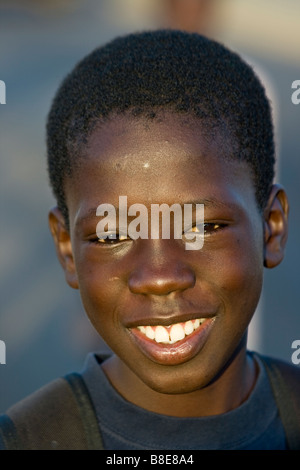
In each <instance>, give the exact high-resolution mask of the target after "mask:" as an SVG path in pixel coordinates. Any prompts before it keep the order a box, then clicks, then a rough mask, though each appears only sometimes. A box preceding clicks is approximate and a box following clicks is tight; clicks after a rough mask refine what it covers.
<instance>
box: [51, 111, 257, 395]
mask: <svg viewBox="0 0 300 470" xmlns="http://www.w3.org/2000/svg"><path fill="white" fill-rule="evenodd" d="M225 144H226V142H224V141H223V140H222V138H221V136H218V135H216V136H214V139H213V140H212V139H211V140H210V139H208V138H207V139H205V138H203V136H202V135H201V125H200V124H199V121H197V120H193V119H191V118H190V119H188V118H187V117H183V116H179V115H172V114H169V115H168V114H167V115H165V117H164V118H163V119H161V120H159V119H154V120H152V121H146V120H143V119H141V118H140V119H134V118H130V117H128V116H123V117H122V116H119V117H117V118H114V119H112V120H111V121H109V122H107V123H106V124H104V125H102V127H101V128H100V129H98V130H95V131H94V133H93V134H92V136H91V138H90V140H89V146H88V148H87V150H86V156H85V160H84V161H83V163H82V166H81V169H80V170H79V171H78V172H77V173H76V174H75V175H74V176H73V177H72V178H71V179H68V180H67V182H66V195H67V205H68V209H69V215H70V237H71V242H69V239H68V234H67V232H64V235H63V236H61V237H60V240H61V241H60V244H59V250H60V256H61V258H62V259H63V265H64V268H65V271H66V277H67V280H68V282H69V284H70V285H71V286H72V287H75V288H77V287H79V289H80V293H81V297H82V301H83V304H84V307H85V309H86V312H87V314H88V316H89V318H90V320H91V322H92V324H93V325H94V327H95V328H96V330H97V331H98V332H99V333H100V335H101V336H102V337H103V339H104V340H105V341H106V342H107V344H108V345H109V347H110V348H111V349H112V350H113V351H114V352H115V353H116V355H117V356H118V359H117V361H118V364H119V367H121V368H122V366H123V365H124V364H126V366H128V367H129V368H130V369H131V371H133V372H134V373H135V374H136V376H137V377H139V378H140V379H141V380H142V381H143V382H144V383H145V384H147V385H148V386H150V387H151V388H152V389H154V390H157V391H161V392H165V393H184V392H189V391H192V390H196V389H199V388H201V387H204V386H205V385H207V384H208V383H209V382H211V381H212V380H213V379H214V378H216V377H217V375H218V374H219V372H220V371H221V370H222V369H223V368H224V367H225V366H226V365H227V364H229V363H230V362H231V360H232V359H233V358H234V357H235V356H236V355H238V354H241V351H242V352H243V353H244V351H245V347H246V331H247V326H248V324H249V322H250V320H251V317H252V315H253V313H254V311H255V308H256V305H257V302H258V299H259V296H260V292H261V287H262V274H263V263H264V236H263V235H264V234H263V218H262V216H261V214H260V213H259V210H258V208H257V204H256V199H255V191H254V186H253V182H252V179H251V172H250V170H249V167H248V165H247V164H245V163H241V162H237V161H235V160H234V161H228V160H227V159H224V158H223V155H224V153H225V150H224V149H225V148H226V149H228V145H225ZM227 144H228V142H227ZM119 196H127V201H128V207H129V206H130V205H132V204H134V203H139V204H143V205H144V206H146V207H147V208H148V213H149V214H150V211H151V209H150V206H151V204H154V203H157V204H162V203H166V204H168V205H170V206H171V205H172V204H174V203H180V204H184V203H192V202H193V203H196V202H197V203H204V215H205V224H206V225H205V229H206V235H205V241H204V246H203V248H202V249H200V250H186V249H185V245H184V243H183V241H182V240H175V239H170V240H167V239H150V238H149V239H144V240H142V239H138V240H131V239H128V240H125V241H120V242H118V241H117V242H116V243H113V244H106V243H100V242H99V241H98V240H97V235H96V226H97V223H98V222H99V217H97V216H96V208H97V207H98V206H99V205H100V204H103V203H110V204H113V205H114V206H115V207H118V201H119ZM195 319H201V321H200V323H201V322H202V320H204V322H203V324H202V325H201V326H200V327H199V328H198V329H197V330H195V331H194V332H193V333H192V334H191V335H189V336H185V338H184V339H182V340H180V341H178V342H175V343H173V344H172V345H165V344H164V343H157V342H156V341H155V340H154V339H150V338H147V337H146V336H145V334H144V333H143V332H141V331H140V330H138V328H137V327H139V326H144V327H147V326H151V327H153V328H152V330H154V331H155V330H156V328H155V326H157V325H162V326H164V327H167V326H168V325H172V324H177V323H181V326H182V327H183V328H184V327H185V326H186V322H188V321H189V320H195ZM192 323H193V322H192ZM188 325H189V326H190V323H189V324H188ZM167 331H169V330H168V329H167ZM123 369H124V371H126V370H127V367H123Z"/></svg>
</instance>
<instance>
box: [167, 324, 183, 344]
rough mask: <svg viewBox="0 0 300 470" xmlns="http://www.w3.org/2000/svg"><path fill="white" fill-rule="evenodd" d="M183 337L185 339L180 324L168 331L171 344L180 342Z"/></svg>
mask: <svg viewBox="0 0 300 470" xmlns="http://www.w3.org/2000/svg"><path fill="white" fill-rule="evenodd" d="M184 337H185V333H184V329H183V328H182V326H181V325H180V323H177V324H176V325H173V326H172V328H171V330H170V338H171V341H172V343H175V342H176V341H180V340H181V339H183V338H184Z"/></svg>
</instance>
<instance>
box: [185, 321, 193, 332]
mask: <svg viewBox="0 0 300 470" xmlns="http://www.w3.org/2000/svg"><path fill="white" fill-rule="evenodd" d="M193 331H194V325H193V322H192V321H191V320H189V321H187V322H186V324H185V325H184V332H185V334H186V335H190V334H191V333H193Z"/></svg>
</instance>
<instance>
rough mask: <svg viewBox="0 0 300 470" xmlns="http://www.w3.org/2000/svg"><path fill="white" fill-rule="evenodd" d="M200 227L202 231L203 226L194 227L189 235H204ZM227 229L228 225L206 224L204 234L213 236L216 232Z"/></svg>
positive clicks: (189, 231)
mask: <svg viewBox="0 0 300 470" xmlns="http://www.w3.org/2000/svg"><path fill="white" fill-rule="evenodd" d="M200 227H201V229H202V226H200V225H194V226H193V227H191V228H190V229H189V230H188V232H187V233H202V230H200ZM225 227H226V224H217V223H205V224H204V225H203V232H204V235H212V234H214V233H215V232H217V231H219V230H221V229H223V228H225Z"/></svg>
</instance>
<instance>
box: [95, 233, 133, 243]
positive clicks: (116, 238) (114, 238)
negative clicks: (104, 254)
mask: <svg viewBox="0 0 300 470" xmlns="http://www.w3.org/2000/svg"><path fill="white" fill-rule="evenodd" d="M126 240H130V238H129V237H128V236H125V235H122V234H121V233H109V234H107V235H106V237H103V238H101V237H98V238H96V239H94V240H93V241H94V242H96V243H101V244H103V245H116V244H118V243H120V242H124V241H126Z"/></svg>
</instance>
